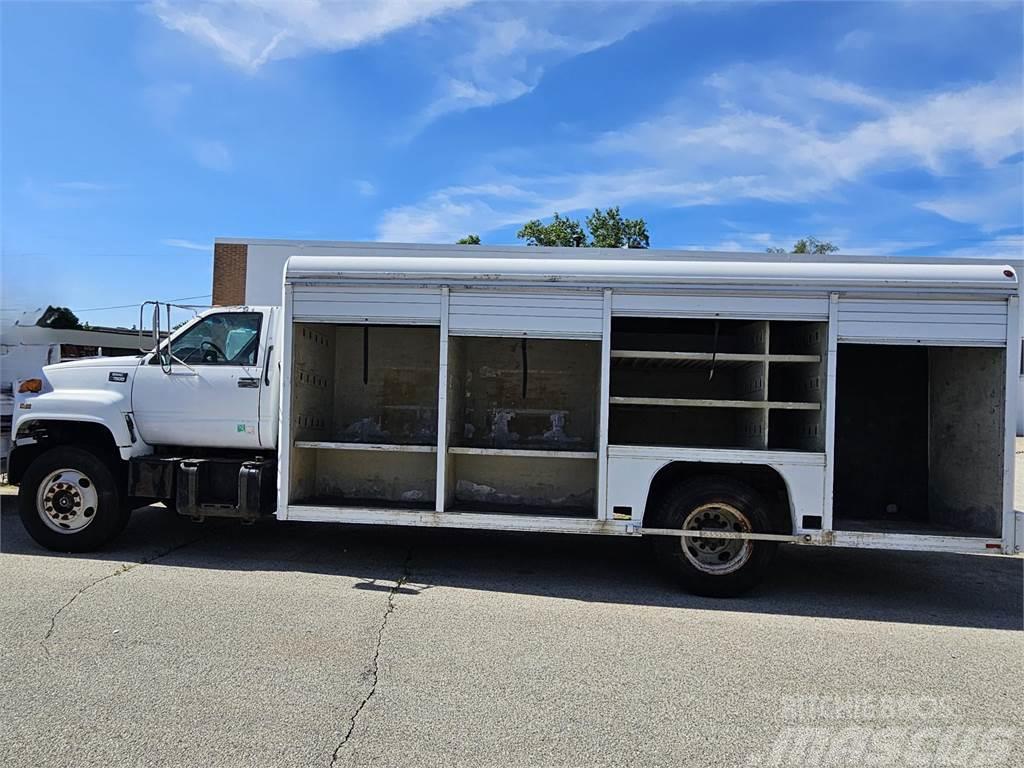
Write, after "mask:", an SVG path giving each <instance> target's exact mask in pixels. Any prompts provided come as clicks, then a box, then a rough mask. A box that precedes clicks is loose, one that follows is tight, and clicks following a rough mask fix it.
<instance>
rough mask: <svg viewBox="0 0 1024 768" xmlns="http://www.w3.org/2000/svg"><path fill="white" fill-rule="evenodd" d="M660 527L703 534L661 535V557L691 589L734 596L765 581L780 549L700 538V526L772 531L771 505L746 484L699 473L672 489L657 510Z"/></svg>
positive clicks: (657, 546) (658, 545)
mask: <svg viewBox="0 0 1024 768" xmlns="http://www.w3.org/2000/svg"><path fill="white" fill-rule="evenodd" d="M657 519H658V521H659V522H658V526H659V527H663V528H673V529H681V530H683V531H689V532H693V533H695V534H698V535H691V536H678V537H677V536H658V537H657V540H656V541H655V543H654V547H655V551H656V554H657V557H658V561H659V563H660V564H661V566H662V567H663V568H664V569H665V570H666V571H668V572H669V574H670V575H672V576H674V577H675V578H677V579H678V580H679V581H680V582H681V583H682V585H683V587H684V588H686V589H687V590H688V591H690V592H693V593H695V594H698V595H705V596H708V597H731V596H734V595H738V594H740V593H742V592H745V591H746V590H748V589H750V588H751V587H753V586H754V585H755V584H756V583H757V582H758V581H760V580H761V579H762V578H763V576H764V574H765V572H766V571H767V569H768V566H769V565H770V564H771V562H772V560H773V559H774V557H775V551H776V549H777V548H778V547H777V544H776V543H775V542H773V541H756V540H752V539H725V538H712V537H710V536H705V537H701V536H700V535H699V532H700V531H709V532H711V531H730V532H735V533H769V532H771V531H772V525H771V518H770V516H769V513H768V508H767V506H766V505H765V503H764V501H763V499H762V498H761V497H760V495H759V494H758V493H757V492H756V491H754V489H752V488H751V487H750V486H748V485H747V484H746V483H743V482H740V481H737V480H732V479H730V478H716V477H709V478H695V479H692V480H688V481H686V482H684V483H682V484H680V485H678V486H676V487H675V488H674V489H672V490H671V491H670V492H669V493H668V494H667V496H666V497H665V499H664V501H663V502H662V504H661V507H660V509H659V511H658V515H657Z"/></svg>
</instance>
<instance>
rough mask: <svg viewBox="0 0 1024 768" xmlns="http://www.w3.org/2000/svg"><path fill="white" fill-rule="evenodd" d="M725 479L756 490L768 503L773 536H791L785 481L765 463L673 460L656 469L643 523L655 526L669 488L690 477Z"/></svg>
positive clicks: (789, 500) (791, 527)
mask: <svg viewBox="0 0 1024 768" xmlns="http://www.w3.org/2000/svg"><path fill="white" fill-rule="evenodd" d="M711 475H714V476H715V477H728V478H734V479H736V480H742V481H743V482H745V483H747V485H749V486H751V487H752V488H753V489H754V490H756V491H757V492H758V493H759V494H760V495H761V496H762V498H764V500H765V501H766V502H767V503H768V507H769V514H770V515H771V518H772V522H773V524H774V526H775V530H774V531H773V533H792V532H793V517H792V501H791V499H790V498H789V489H788V488H787V487H786V481H785V480H784V479H783V477H782V475H780V474H779V472H778V470H776V469H774V468H773V467H770V466H768V465H766V464H713V463H709V462H703V461H674V462H672V463H671V464H666V465H665V466H664V467H662V468H661V469H659V470H658V473H657V474H656V475H655V476H654V478H653V479H652V480H651V488H650V491H649V492H648V494H647V504H646V506H645V507H644V524H645V525H648V520H650V521H652V522H653V523H654V525H657V524H658V522H659V521H658V519H657V514H658V505H659V504H660V503H661V500H662V498H664V495H665V493H667V492H668V491H669V490H670V489H671V488H673V487H674V486H676V485H678V484H679V483H681V482H683V481H685V480H689V479H691V478H694V477H702V476H703V477H707V476H711Z"/></svg>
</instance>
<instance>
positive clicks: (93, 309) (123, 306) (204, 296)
mask: <svg viewBox="0 0 1024 768" xmlns="http://www.w3.org/2000/svg"><path fill="white" fill-rule="evenodd" d="M212 296H213V294H212V293H204V294H202V295H201V296H182V297H181V298H180V299H169V300H168V301H169V302H174V301H188V300H189V299H208V298H211V297H212ZM141 304H142V302H141V301H140V302H139V303H138V304H121V305H119V306H116V307H90V308H89V309H76V310H75V314H76V315H77V314H78V313H80V312H102V311H104V310H107V309H136V308H138V307H139V306H140V305H141Z"/></svg>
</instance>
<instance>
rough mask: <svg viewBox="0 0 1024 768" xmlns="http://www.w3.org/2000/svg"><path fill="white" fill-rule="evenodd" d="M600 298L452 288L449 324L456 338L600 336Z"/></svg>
mask: <svg viewBox="0 0 1024 768" xmlns="http://www.w3.org/2000/svg"><path fill="white" fill-rule="evenodd" d="M602 318H603V298H602V295H601V293H599V292H597V291H565V292H562V293H558V292H543V291H536V292H532V291H491V290H474V289H465V290H453V291H452V292H451V298H450V301H449V310H448V328H449V331H450V332H451V333H452V334H456V335H460V336H530V337H548V338H563V339H599V338H601V331H602V327H603V325H602Z"/></svg>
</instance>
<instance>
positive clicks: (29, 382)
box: [18, 379, 43, 394]
mask: <svg viewBox="0 0 1024 768" xmlns="http://www.w3.org/2000/svg"><path fill="white" fill-rule="evenodd" d="M42 391H43V380H42V379H24V380H22V382H21V383H20V384H18V392H19V393H20V394H24V393H25V392H42Z"/></svg>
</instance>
